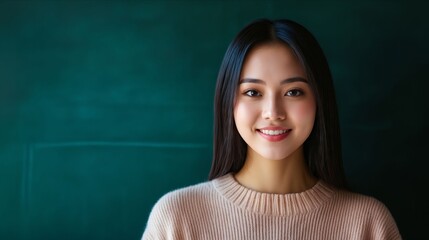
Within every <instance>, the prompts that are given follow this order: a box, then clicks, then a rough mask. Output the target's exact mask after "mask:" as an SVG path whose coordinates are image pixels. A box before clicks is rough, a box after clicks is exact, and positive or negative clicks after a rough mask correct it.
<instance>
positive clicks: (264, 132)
mask: <svg viewBox="0 0 429 240" xmlns="http://www.w3.org/2000/svg"><path fill="white" fill-rule="evenodd" d="M260 131H261V132H262V133H263V134H267V135H271V136H275V135H280V134H283V133H286V132H288V131H289V130H262V129H261V130H260Z"/></svg>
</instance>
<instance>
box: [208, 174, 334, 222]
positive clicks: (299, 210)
mask: <svg viewBox="0 0 429 240" xmlns="http://www.w3.org/2000/svg"><path fill="white" fill-rule="evenodd" d="M212 183H213V186H214V187H215V188H216V190H217V191H218V192H219V193H220V194H221V195H222V196H223V197H225V198H226V199H227V200H228V201H230V202H232V203H233V204H235V205H237V206H238V207H240V208H242V209H245V210H248V211H251V212H254V213H259V214H266V215H275V216H286V215H295V214H303V213H307V212H310V211H312V210H314V209H316V208H318V207H320V206H321V205H323V204H324V203H325V202H326V201H328V200H329V199H330V198H331V197H332V196H333V194H334V192H335V190H334V189H333V188H332V187H330V186H329V185H328V184H326V183H325V182H323V181H321V180H319V181H318V182H317V183H316V184H315V185H314V186H313V187H312V188H310V189H308V190H306V191H304V192H300V193H289V194H274V193H262V192H257V191H255V190H252V189H249V188H246V187H244V186H243V185H241V184H240V183H238V182H237V181H236V180H235V178H234V176H233V175H232V173H229V174H227V175H225V176H222V177H219V178H216V179H214V180H213V181H212Z"/></svg>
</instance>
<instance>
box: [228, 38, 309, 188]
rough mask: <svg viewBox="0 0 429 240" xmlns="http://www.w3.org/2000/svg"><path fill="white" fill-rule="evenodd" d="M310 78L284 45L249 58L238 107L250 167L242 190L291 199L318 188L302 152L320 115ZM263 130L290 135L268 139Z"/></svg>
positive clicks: (256, 51) (241, 177) (258, 49)
mask: <svg viewBox="0 0 429 240" xmlns="http://www.w3.org/2000/svg"><path fill="white" fill-rule="evenodd" d="M306 79H307V75H306V73H305V71H304V69H303V67H302V66H301V64H300V62H299V61H298V59H297V58H296V56H295V55H294V53H293V52H292V50H291V49H290V48H289V47H288V46H287V45H285V44H282V43H277V42H276V43H269V44H264V45H260V46H257V47H255V48H254V49H252V50H251V51H250V52H249V53H248V55H247V57H246V59H245V61H244V64H243V69H242V72H241V76H240V84H239V87H238V91H237V93H236V99H235V105H234V120H235V124H236V127H237V129H238V132H239V133H240V135H241V137H242V138H243V139H244V141H245V142H246V143H247V145H248V148H247V149H248V150H247V157H246V161H245V164H244V166H243V168H242V169H241V170H240V171H239V172H238V173H236V174H235V178H236V180H237V181H238V182H239V183H240V184H241V185H243V186H245V187H247V188H250V189H253V190H256V191H258V192H265V193H277V194H286V193H298V192H303V191H305V190H308V189H310V188H311V187H313V186H314V184H316V182H317V179H315V178H314V177H312V176H311V174H310V172H309V170H308V168H307V166H306V164H305V159H304V152H303V143H304V142H305V140H306V139H307V138H308V136H309V135H310V133H311V130H312V129H313V125H314V121H315V115H316V102H315V98H314V95H313V92H312V91H311V89H310V86H309V85H308V84H307V82H306ZM261 128H270V129H272V128H275V129H282V130H288V131H289V130H290V132H289V133H287V134H286V135H287V136H286V137H285V138H280V140H279V139H273V138H270V136H269V135H268V139H267V138H266V135H264V134H262V132H261V131H260V130H261ZM264 136H265V137H264Z"/></svg>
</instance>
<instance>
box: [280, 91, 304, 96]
mask: <svg viewBox="0 0 429 240" xmlns="http://www.w3.org/2000/svg"><path fill="white" fill-rule="evenodd" d="M285 95H286V96H289V97H298V96H302V95H304V92H303V91H301V90H299V89H292V90H289V91H287V92H286V94H285Z"/></svg>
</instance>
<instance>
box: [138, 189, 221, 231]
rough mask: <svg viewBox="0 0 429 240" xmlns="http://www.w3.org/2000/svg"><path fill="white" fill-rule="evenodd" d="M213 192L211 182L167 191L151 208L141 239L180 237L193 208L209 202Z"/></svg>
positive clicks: (201, 207) (200, 207)
mask: <svg viewBox="0 0 429 240" xmlns="http://www.w3.org/2000/svg"><path fill="white" fill-rule="evenodd" d="M213 194H215V191H214V189H213V186H212V183H211V182H204V183H200V184H196V185H192V186H189V187H185V188H180V189H177V190H174V191H171V192H168V193H167V194H165V195H164V196H162V197H161V198H160V199H159V200H158V201H157V202H156V203H155V205H154V207H153V208H152V211H151V213H150V215H149V219H148V222H147V225H146V229H145V232H144V234H143V238H142V239H177V238H181V237H182V235H183V234H184V233H183V229H185V228H186V226H181V225H186V224H188V222H187V221H186V218H191V217H192V215H194V211H195V208H199V209H203V208H204V206H200V205H202V204H206V203H208V202H210V198H211V196H213ZM179 230H180V231H179Z"/></svg>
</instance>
